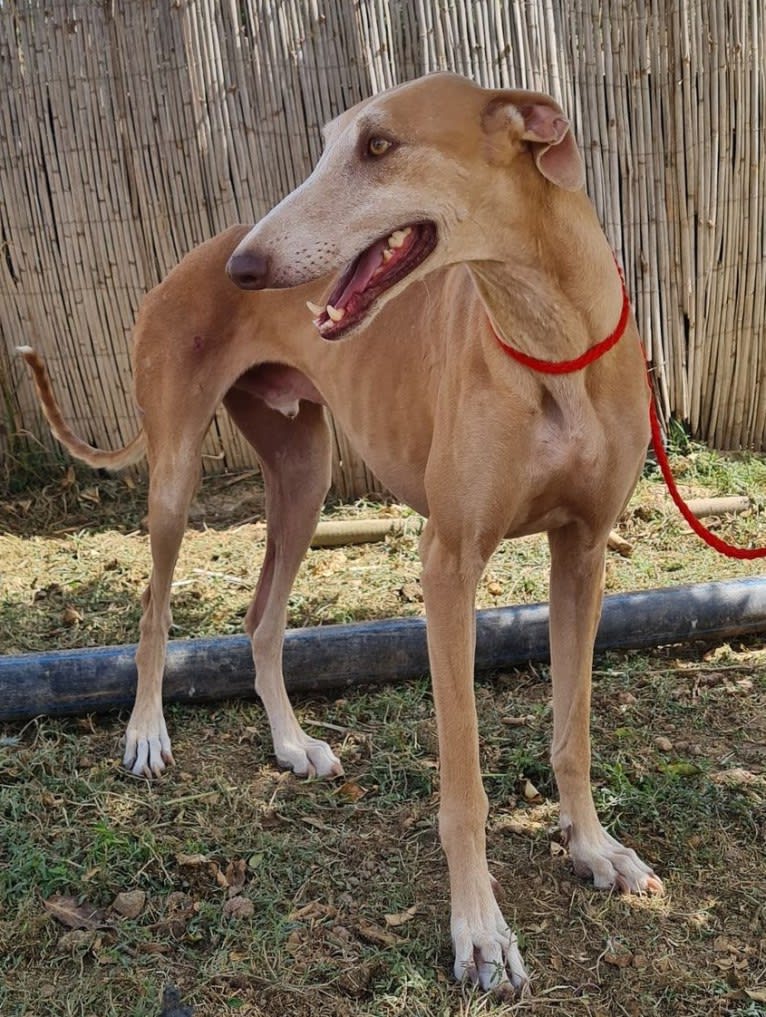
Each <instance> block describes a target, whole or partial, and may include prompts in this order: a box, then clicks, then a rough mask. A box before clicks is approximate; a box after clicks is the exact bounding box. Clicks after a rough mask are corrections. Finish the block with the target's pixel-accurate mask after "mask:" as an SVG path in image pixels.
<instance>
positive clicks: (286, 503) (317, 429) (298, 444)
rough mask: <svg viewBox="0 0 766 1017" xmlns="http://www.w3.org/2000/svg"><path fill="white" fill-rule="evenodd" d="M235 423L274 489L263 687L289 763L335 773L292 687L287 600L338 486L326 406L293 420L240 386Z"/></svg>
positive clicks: (252, 628) (253, 614) (303, 410)
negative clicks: (287, 669)
mask: <svg viewBox="0 0 766 1017" xmlns="http://www.w3.org/2000/svg"><path fill="white" fill-rule="evenodd" d="M225 404H226V408H227V410H228V411H229V413H230V414H231V416H232V418H233V419H234V422H235V423H236V424H237V426H238V427H239V429H240V430H241V431H242V433H243V434H244V435H245V437H246V438H247V439H248V441H249V442H250V443H251V444H252V446H253V448H254V449H255V450H256V452H257V454H258V458H259V460H260V463H261V467H262V472H263V481H264V486H265V490H266V522H267V538H266V554H265V557H264V561H263V566H262V569H261V574H260V577H259V579H258V586H257V589H256V592H255V596H254V597H253V600H252V603H251V604H250V608H249V610H248V612H247V616H246V618H245V629H246V630H247V632H248V634H249V635H250V638H251V640H252V646H253V660H254V662H255V688H256V691H257V693H258V695H259V696H260V698H261V700H262V702H263V705H264V707H265V710H266V715H267V717H268V720H269V725H270V727H271V736H272V740H273V744H274V754H275V755H276V757H277V761H278V762H279V764H280V765H281V766H284V767H285V768H287V769H291V770H293V771H294V772H295V773H297V774H300V775H302V776H319V777H333V776H337V775H339V774H340V773H342V772H343V771H342V767H341V764H340V760H339V759H338V758H337V757H336V756H335V754H334V753H333V752H332V750H331V749H330V747H329V745H327V744H326V743H325V742H323V741H319V740H318V739H316V738H311V737H310V736H309V735H307V734H306V733H305V732H304V731H303V730H302V728H301V726H300V724H299V723H298V720H297V718H296V716H295V714H294V712H293V709H292V706H291V705H290V701H289V699H288V697H287V692H286V690H285V683H284V676H283V671H282V649H283V644H284V633H285V625H286V618H287V601H288V597H289V596H290V590H291V589H292V586H293V582H294V580H295V576H296V574H297V572H298V568H299V567H300V564H301V561H302V560H303V557H304V555H305V553H306V551H307V549H308V547H309V544H310V543H311V537H312V536H313V534H314V530H315V528H316V524H317V521H318V519H319V512H320V510H321V507H322V503H323V501H324V498H325V496H326V494H327V491H328V489H329V486H330V469H331V445H330V435H329V429H328V426H327V422H326V420H325V419H324V410H323V408H322V407H321V406H320V405H318V404H316V403H313V402H308V401H303V402H301V404H300V411H299V413H298V414H297V416H295V417H294V418H292V419H289V418H287V417H285V416H284V415H283V414H282V413H280V412H277V411H275V410H272V409H269V407H268V406H266V405H265V403H263V402H261V401H260V400H259V399H253V398H252V397H251V396H250V395H248V394H247V393H245V392H242V391H240V390H238V389H236V388H234V389H232V390H231V391H230V392H229V393H228V395H227V396H226V399H225Z"/></svg>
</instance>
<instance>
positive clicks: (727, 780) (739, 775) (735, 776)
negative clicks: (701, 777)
mask: <svg viewBox="0 0 766 1017" xmlns="http://www.w3.org/2000/svg"><path fill="white" fill-rule="evenodd" d="M710 779H711V780H712V781H713V782H714V783H716V784H724V785H727V786H728V787H747V786H748V785H749V784H757V783H758V782H759V778H758V776H757V774H755V773H751V772H750V771H749V770H745V769H743V768H742V767H740V766H735V767H732V769H730V770H718V771H717V772H716V773H713V774H711V776H710Z"/></svg>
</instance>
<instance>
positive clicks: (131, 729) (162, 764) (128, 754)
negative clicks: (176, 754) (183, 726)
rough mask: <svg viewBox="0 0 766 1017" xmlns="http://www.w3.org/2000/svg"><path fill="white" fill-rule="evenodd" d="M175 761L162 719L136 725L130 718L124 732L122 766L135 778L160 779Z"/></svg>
mask: <svg viewBox="0 0 766 1017" xmlns="http://www.w3.org/2000/svg"><path fill="white" fill-rule="evenodd" d="M174 762H175V760H174V759H173V752H172V749H171V748H170V737H169V736H168V729H167V727H166V726H165V719H164V717H162V716H160V718H159V719H157V720H155V721H153V722H152V723H151V724H146V723H138V722H135V721H134V720H133V718H132V717H131V718H130V720H129V721H128V728H127V731H126V732H125V754H124V755H123V757H122V764H123V766H124V767H125V768H126V769H127V770H130V772H131V773H132V774H134V775H135V776H136V777H148V778H149V779H151V778H152V777H160V776H161V775H162V773H163V772H164V770H165V768H166V767H167V766H171V765H172V764H173V763H174Z"/></svg>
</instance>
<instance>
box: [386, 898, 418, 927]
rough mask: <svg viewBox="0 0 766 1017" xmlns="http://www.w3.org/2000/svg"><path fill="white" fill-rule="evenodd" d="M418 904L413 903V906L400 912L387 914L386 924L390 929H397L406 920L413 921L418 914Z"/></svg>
mask: <svg viewBox="0 0 766 1017" xmlns="http://www.w3.org/2000/svg"><path fill="white" fill-rule="evenodd" d="M417 910H418V906H417V904H413V905H412V907H411V908H407V910H406V911H400V912H399V913H398V914H393V915H385V916H384V917H385V920H386V925H387V926H388V927H389V929H395V928H397V927H398V926H399V925H404V923H405V922H409V921H411V920H412V919H413V918H414V917H415V915H416V914H417Z"/></svg>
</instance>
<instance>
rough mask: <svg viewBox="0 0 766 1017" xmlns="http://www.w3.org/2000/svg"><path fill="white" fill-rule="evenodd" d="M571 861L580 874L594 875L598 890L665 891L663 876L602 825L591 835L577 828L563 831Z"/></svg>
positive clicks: (629, 891) (653, 892) (621, 891)
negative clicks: (586, 834) (580, 833)
mask: <svg viewBox="0 0 766 1017" xmlns="http://www.w3.org/2000/svg"><path fill="white" fill-rule="evenodd" d="M564 833H565V840H566V842H567V846H568V848H569V855H570V858H571V859H572V865H573V867H574V870H575V872H576V873H577V875H578V876H583V877H585V878H588V877H592V879H593V884H594V886H596V887H597V888H598V889H599V890H618V891H619V892H620V893H652V894H661V893H663V892H664V887H663V885H662V880H661V879H660V877H659V876H658V875H657V874H656V873H655V872H654V870H653V869H652V868H651V866H649V865H647V864H646V863H645V862H644V861H642V860H641V858H639V856H638V855H637V854H636V852H635V851H634V850H633V849H632V848H626V847H624V846H623V845H622V844H621V843H620V842H619V841H618V840H616V839H615V838H614V837H612V836H611V835H610V834H608V833H607V832H606V830H604V828H603V827H601V826H599V827H598V829H597V830H596V831H595V832H594V833H592V834H591V835H590V836H588V837H585V836H580V837H578V836H577V833H576V830H575V829H573V828H570V829H569V830H566V831H564Z"/></svg>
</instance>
